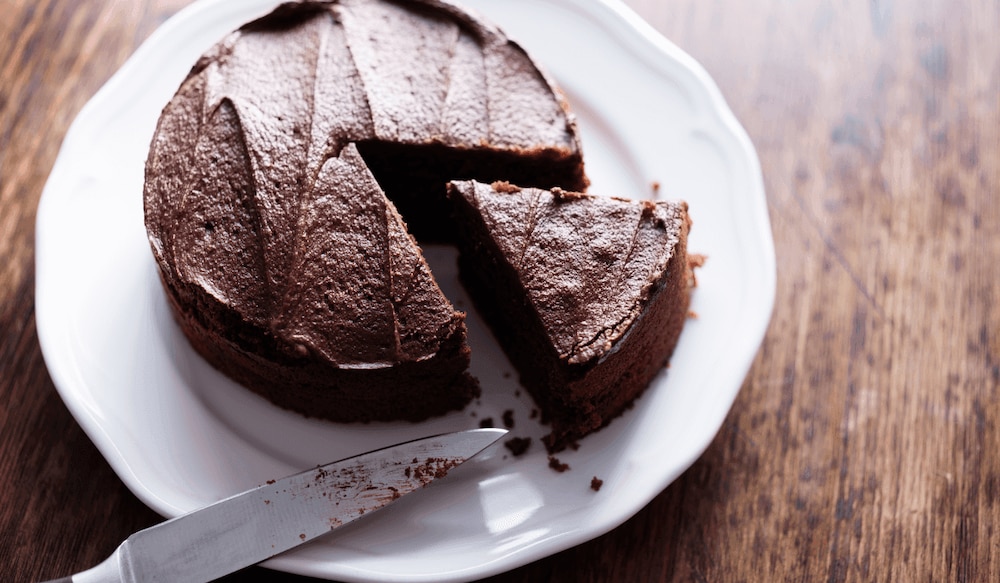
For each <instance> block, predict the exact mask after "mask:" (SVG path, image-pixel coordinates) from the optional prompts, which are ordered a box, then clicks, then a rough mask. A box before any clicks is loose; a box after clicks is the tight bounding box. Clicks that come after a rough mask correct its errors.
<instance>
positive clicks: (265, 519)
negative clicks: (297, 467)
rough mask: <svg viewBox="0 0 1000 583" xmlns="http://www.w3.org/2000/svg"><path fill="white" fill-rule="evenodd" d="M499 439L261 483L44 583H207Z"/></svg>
mask: <svg viewBox="0 0 1000 583" xmlns="http://www.w3.org/2000/svg"><path fill="white" fill-rule="evenodd" d="M506 433H507V432H506V431H505V430H503V429H472V430H468V431H460V432H457V433H446V434H443V435H436V436H433V437H427V438H424V439H418V440H416V441H410V442H407V443H401V444H398V445H394V446H390V447H387V448H384V449H380V450H376V451H372V452H369V453H365V454H361V455H359V456H355V457H351V458H347V459H344V460H341V461H338V462H334V463H331V464H327V465H325V466H319V467H316V468H313V469H311V470H307V471H304V472H302V473H299V474H295V475H293V476H289V477H287V478H283V479H281V480H268V482H267V483H266V484H264V485H262V486H258V487H256V488H253V489H251V490H247V491H246V492H243V493H241V494H236V495H235V496H232V497H230V498H226V499H224V500H221V501H219V502H216V503H215V504H211V505H209V506H206V507H204V508H200V509H198V510H195V511H193V512H190V513H188V514H184V515H182V516H178V517H176V518H173V519H171V520H167V521H166V522H162V523H160V524H157V525H154V526H151V527H149V528H147V529H145V530H141V531H139V532H137V533H135V534H133V535H132V536H130V537H128V539H126V540H125V542H123V543H122V544H121V546H119V547H118V548H117V549H116V550H115V552H114V553H113V554H112V555H111V556H110V557H108V559H106V560H105V561H104V562H103V563H101V564H99V565H97V566H96V567H93V568H92V569H89V570H87V571H83V572H82V573H78V574H76V575H73V576H71V577H63V578H62V579H54V580H52V581H51V582H49V583H138V582H140V581H142V582H146V581H164V582H166V581H169V582H171V583H182V582H191V583H196V582H205V581H211V580H213V579H217V578H219V577H222V576H223V575H227V574H229V573H232V572H234V571H237V570H239V569H242V568H244V567H248V566H250V565H253V564H255V563H259V562H260V561H263V560H264V559H267V558H270V557H273V556H274V555H277V554H279V553H281V552H283V551H286V550H288V549H291V548H293V547H296V546H298V545H300V544H302V543H304V542H307V541H309V540H312V539H314V538H316V537H318V536H320V535H322V534H325V533H328V532H330V531H331V530H334V529H336V528H338V527H340V526H343V525H345V524H347V523H349V522H351V521H353V520H356V519H358V518H361V517H362V516H367V515H368V514H371V513H372V512H373V511H375V510H378V509H379V508H382V507H384V506H387V505H389V504H391V503H392V502H394V501H396V500H398V499H399V498H400V497H401V496H404V495H406V494H409V493H411V492H414V491H416V490H419V489H420V488H423V487H424V486H426V485H427V484H429V483H431V482H432V481H434V480H435V479H438V478H441V477H444V475H445V474H447V473H448V472H449V471H450V470H451V469H452V468H454V467H455V466H457V465H459V464H461V463H463V462H465V461H466V460H468V459H469V458H471V457H472V456H474V455H476V454H477V453H479V452H480V451H482V450H484V449H486V448H487V447H488V446H489V445H491V444H492V443H494V442H495V441H497V440H498V439H500V437H502V436H503V435H505V434H506Z"/></svg>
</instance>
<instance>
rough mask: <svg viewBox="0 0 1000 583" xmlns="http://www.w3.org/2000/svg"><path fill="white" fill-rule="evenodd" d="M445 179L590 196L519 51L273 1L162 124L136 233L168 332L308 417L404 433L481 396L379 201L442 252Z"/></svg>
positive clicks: (473, 30)
mask: <svg viewBox="0 0 1000 583" xmlns="http://www.w3.org/2000/svg"><path fill="white" fill-rule="evenodd" d="M352 144H353V145H352ZM460 178H477V179H480V180H494V179H498V178H504V179H508V180H512V181H516V182H518V183H521V184H526V185H533V186H540V187H551V186H554V185H560V186H563V187H566V188H574V189H582V188H585V187H586V184H587V180H586V177H585V176H584V173H583V165H582V158H581V155H580V148H579V139H578V136H577V133H576V126H575V123H574V121H573V119H572V117H571V116H570V114H569V113H568V110H567V106H566V104H565V101H564V100H563V99H562V97H561V95H560V93H559V92H558V91H557V90H556V89H555V88H554V87H553V85H552V84H551V83H550V82H549V80H548V78H547V77H546V76H545V75H544V74H543V73H542V72H541V71H540V70H539V69H538V68H537V67H536V66H535V64H534V63H533V62H532V60H531V59H530V58H529V57H528V56H527V55H526V54H525V53H524V51H523V50H521V49H520V48H519V47H518V46H517V45H515V44H514V43H512V42H511V41H509V40H508V39H507V38H506V37H505V36H504V35H503V34H502V33H501V32H500V31H499V30H497V29H496V28H495V27H493V26H491V25H489V24H487V23H485V22H483V21H482V20H480V19H478V18H476V17H474V16H472V15H470V14H469V13H467V12H465V11H463V10H461V9H459V8H457V7H456V6H454V5H452V4H450V3H447V2H441V1H436V0H413V1H409V2H395V1H389V0H340V1H333V2H311V1H307V2H297V3H289V4H284V5H281V6H279V7H278V8H277V9H276V10H275V11H274V12H272V13H271V14H270V15H268V16H265V17H263V18H261V19H259V20H256V21H254V22H251V23H249V24H247V25H245V26H243V27H242V28H240V29H239V30H237V31H235V32H234V33H232V34H231V35H229V36H227V37H226V38H225V39H223V40H222V41H221V42H220V43H219V44H218V45H216V46H215V47H213V48H212V49H211V50H210V51H209V52H208V53H206V54H205V55H204V56H203V57H202V58H201V59H200V60H199V61H198V63H197V64H196V65H195V66H194V68H193V69H192V71H191V73H190V74H189V76H188V77H187V79H186V80H185V81H184V82H183V83H182V85H181V87H180V88H179V89H178V91H177V93H176V95H175V96H174V98H173V99H172V100H171V101H170V103H169V104H168V105H167V106H166V108H165V109H164V111H163V113H162V115H161V117H160V120H159V124H158V126H157V129H156V133H155V135H154V137H153V140H152V144H151V147H150V152H149V155H148V158H147V162H146V182H145V188H144V202H145V221H146V227H147V231H148V235H149V240H150V244H151V246H152V249H153V255H154V257H155V259H156V262H157V265H158V267H159V271H160V277H161V280H162V282H163V285H164V288H165V290H166V292H167V296H168V300H169V302H170V305H171V307H172V308H173V311H174V314H175V316H176V319H177V321H178V322H179V323H180V326H181V329H182V330H183V332H184V333H185V334H186V335H187V337H188V338H189V339H190V340H191V342H192V345H193V346H194V347H195V348H196V349H197V350H198V351H199V352H200V353H201V354H202V355H204V356H205V357H206V359H207V360H208V361H209V362H211V363H212V364H214V365H215V366H216V367H218V368H219V369H220V370H222V371H223V372H225V373H226V374H228V375H230V376H232V377H233V378H235V379H236V380H238V381H240V382H241V383H244V384H245V385H246V386H248V387H249V388H251V389H253V390H255V391H258V392H260V393H262V394H263V395H265V396H266V397H268V398H269V399H271V400H272V401H274V402H275V403H277V404H279V405H282V406H284V407H288V408H292V409H295V410H298V411H301V412H304V413H306V414H309V415H315V416H320V417H326V418H330V419H335V420H341V421H367V420H388V419H409V420H419V419H422V418H426V417H428V416H431V415H437V414H442V413H444V412H446V411H449V410H452V409H456V408H460V407H462V406H463V405H464V404H466V403H468V402H469V400H470V399H471V398H472V396H473V395H474V394H475V393H476V390H477V389H476V387H475V383H474V381H473V380H472V379H471V377H469V375H468V374H467V373H466V372H465V368H466V366H467V364H468V347H467V346H466V344H465V325H464V321H463V316H462V315H461V314H459V313H456V312H455V311H454V309H453V308H452V307H451V305H450V304H449V303H448V302H447V300H445V299H444V297H443V296H441V294H440V292H439V291H438V289H437V287H436V285H435V284H434V282H433V280H432V279H431V277H430V274H429V271H428V270H427V267H426V264H425V263H424V262H423V259H422V258H421V256H420V252H419V250H418V249H417V248H416V247H415V245H414V243H413V241H412V239H411V238H410V236H409V235H408V234H407V232H406V228H405V227H404V225H403V222H402V221H401V220H400V218H399V215H397V214H396V211H395V209H394V205H393V204H392V203H389V202H388V201H387V200H386V199H385V198H384V197H383V194H382V191H383V190H384V191H385V193H386V194H387V195H388V197H389V198H390V199H391V200H392V201H393V202H394V203H395V207H398V209H399V211H400V212H401V213H402V215H403V216H404V217H405V219H406V222H407V224H408V226H409V227H410V228H412V231H413V232H414V233H415V234H417V235H418V237H420V238H421V240H435V241H448V240H451V239H452V238H453V236H454V235H453V230H454V229H453V227H452V223H451V221H450V220H449V205H448V203H447V200H446V197H445V183H446V181H447V180H450V179H460ZM376 183H377V184H376ZM380 187H381V188H380Z"/></svg>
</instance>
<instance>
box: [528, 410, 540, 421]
mask: <svg viewBox="0 0 1000 583" xmlns="http://www.w3.org/2000/svg"><path fill="white" fill-rule="evenodd" d="M528 417H530V418H531V419H538V409H532V410H531V414H529V415H528Z"/></svg>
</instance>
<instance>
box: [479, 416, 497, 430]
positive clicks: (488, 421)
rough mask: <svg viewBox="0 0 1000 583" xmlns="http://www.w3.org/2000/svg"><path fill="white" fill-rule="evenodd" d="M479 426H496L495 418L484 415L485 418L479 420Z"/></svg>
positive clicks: (486, 427)
mask: <svg viewBox="0 0 1000 583" xmlns="http://www.w3.org/2000/svg"><path fill="white" fill-rule="evenodd" d="M479 427H481V428H482V429H489V428H490V427H494V425H493V418H492V417H483V419H482V420H481V421H480V422H479Z"/></svg>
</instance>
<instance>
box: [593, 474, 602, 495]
mask: <svg viewBox="0 0 1000 583" xmlns="http://www.w3.org/2000/svg"><path fill="white" fill-rule="evenodd" d="M603 485H604V480H601V479H600V478H598V477H597V476H594V477H593V478H591V479H590V489H591V490H593V491H594V492H598V491H600V489H601V486H603Z"/></svg>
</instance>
